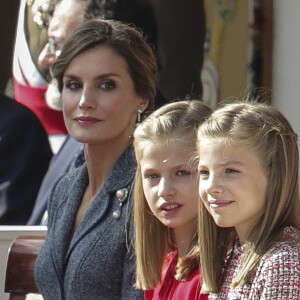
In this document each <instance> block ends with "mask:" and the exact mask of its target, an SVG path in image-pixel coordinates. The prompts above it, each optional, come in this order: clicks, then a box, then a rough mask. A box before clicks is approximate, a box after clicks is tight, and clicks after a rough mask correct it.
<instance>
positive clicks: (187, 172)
mask: <svg viewBox="0 0 300 300" xmlns="http://www.w3.org/2000/svg"><path fill="white" fill-rule="evenodd" d="M177 175H179V176H189V175H191V172H189V171H186V170H180V171H178V172H177Z"/></svg>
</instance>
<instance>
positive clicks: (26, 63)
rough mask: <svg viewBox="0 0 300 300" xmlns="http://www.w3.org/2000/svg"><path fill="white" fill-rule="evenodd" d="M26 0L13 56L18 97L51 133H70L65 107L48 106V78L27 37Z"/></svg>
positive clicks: (19, 19) (20, 11) (15, 93)
mask: <svg viewBox="0 0 300 300" xmlns="http://www.w3.org/2000/svg"><path fill="white" fill-rule="evenodd" d="M27 9H31V8H30V7H29V6H27V5H26V0H21V1H20V10H19V16H18V26H17V35H16V42H15V49H14V58H13V83H14V98H15V99H16V100H17V101H18V102H20V103H22V104H23V105H25V106H27V107H28V108H29V109H30V110H31V111H33V112H34V113H35V115H36V116H37V117H38V118H39V120H40V122H41V123H42V125H43V127H44V129H45V130H46V132H47V133H48V134H66V133H67V131H66V127H65V124H64V120H63V114H62V112H61V111H55V110H53V109H51V108H50V107H48V105H47V103H46V101H45V92H46V88H47V81H46V80H45V79H44V77H43V76H42V74H41V73H40V72H39V70H38V68H37V66H36V63H35V62H34V60H33V58H32V54H31V52H30V49H29V46H28V40H27V37H26V32H27V28H26V26H27V21H26V10H27Z"/></svg>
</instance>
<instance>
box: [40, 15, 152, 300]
mask: <svg viewBox="0 0 300 300" xmlns="http://www.w3.org/2000/svg"><path fill="white" fill-rule="evenodd" d="M52 71H53V74H54V76H55V78H56V80H57V81H58V84H59V89H60V91H61V102H62V110H63V115H64V121H65V124H66V127H67V130H68V133H69V134H70V136H71V137H73V138H74V139H75V140H77V141H79V142H81V143H83V144H84V156H85V163H84V164H83V165H82V166H80V167H78V168H76V169H74V170H73V171H71V172H69V173H67V174H66V175H65V176H63V177H62V178H58V180H57V183H56V185H55V186H54V188H53V190H52V193H51V196H50V198H49V202H48V234H47V238H46V241H45V244H44V246H43V248H42V250H41V252H40V254H39V256H38V258H37V261H36V265H35V280H36V283H37V286H38V289H39V291H40V293H41V294H42V296H43V297H44V299H45V300H47V299H49V300H53V299H57V300H58V299H66V300H68V299H110V300H113V299H130V300H132V299H143V294H142V293H141V291H140V290H137V289H135V288H134V287H133V285H134V282H135V278H134V273H135V258H134V255H133V246H132V245H133V241H132V196H133V192H132V188H133V180H134V176H135V170H136V161H135V157H134V153H133V148H132V136H133V132H134V129H135V127H136V122H137V121H138V120H140V119H141V117H142V115H143V114H145V113H146V112H149V111H151V110H152V109H153V107H154V105H153V103H154V96H155V93H156V74H157V65H156V59H155V56H154V54H153V51H152V49H151V47H149V45H148V44H147V42H146V40H145V39H144V38H143V36H142V34H141V33H140V32H139V31H138V30H137V29H135V28H134V27H132V26H130V25H126V24H122V23H120V22H117V21H104V20H90V21H87V22H86V23H84V24H83V25H82V26H81V27H80V28H79V29H78V30H77V31H76V32H75V33H74V34H73V35H72V36H71V37H70V38H69V40H67V41H66V43H65V45H64V47H63V49H62V52H61V54H60V56H59V57H58V59H57V61H56V63H55V64H54V66H53V70H52Z"/></svg>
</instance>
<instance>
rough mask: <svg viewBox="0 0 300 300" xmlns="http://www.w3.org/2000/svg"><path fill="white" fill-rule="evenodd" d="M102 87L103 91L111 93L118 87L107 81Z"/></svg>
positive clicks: (102, 83)
mask: <svg viewBox="0 0 300 300" xmlns="http://www.w3.org/2000/svg"><path fill="white" fill-rule="evenodd" d="M100 87H101V89H103V90H108V91H110V90H113V89H114V88H115V87H116V85H115V83H114V82H113V81H112V80H105V81H102V82H101V85H100Z"/></svg>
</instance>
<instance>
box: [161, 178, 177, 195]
mask: <svg viewBox="0 0 300 300" xmlns="http://www.w3.org/2000/svg"><path fill="white" fill-rule="evenodd" d="M174 194H175V189H174V187H173V185H172V182H171V180H167V179H166V178H161V180H160V182H159V186H158V197H162V198H167V197H169V196H172V195H174Z"/></svg>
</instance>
